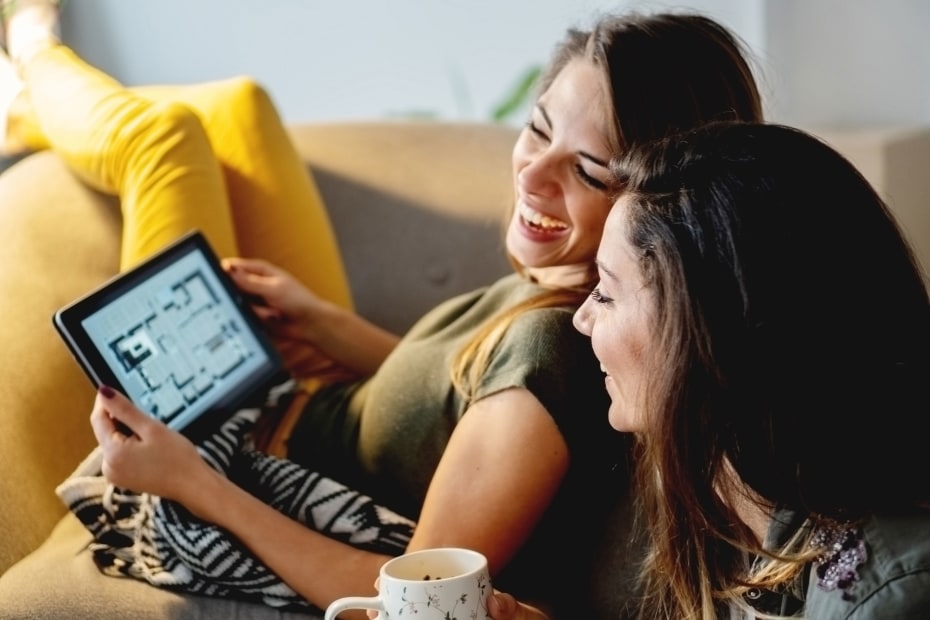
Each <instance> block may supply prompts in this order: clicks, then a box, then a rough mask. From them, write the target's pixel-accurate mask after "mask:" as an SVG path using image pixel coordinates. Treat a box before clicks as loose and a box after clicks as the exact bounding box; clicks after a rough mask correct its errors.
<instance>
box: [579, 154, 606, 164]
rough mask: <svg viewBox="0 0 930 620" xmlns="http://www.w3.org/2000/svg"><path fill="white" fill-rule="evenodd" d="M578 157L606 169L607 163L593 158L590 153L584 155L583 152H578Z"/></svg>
mask: <svg viewBox="0 0 930 620" xmlns="http://www.w3.org/2000/svg"><path fill="white" fill-rule="evenodd" d="M578 155H580V156H581V157H584V158H585V159H587V160H588V161H590V162H592V163H595V164H597V165H598V166H603V167H604V168H606V167H607V162H606V161H605V160H603V159H601V158H599V157H595V156H594V155H592V154H591V153H586V152H584V151H578Z"/></svg>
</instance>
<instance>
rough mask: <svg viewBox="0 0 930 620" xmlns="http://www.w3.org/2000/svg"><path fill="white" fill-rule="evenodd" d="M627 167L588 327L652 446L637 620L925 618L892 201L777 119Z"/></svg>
mask: <svg viewBox="0 0 930 620" xmlns="http://www.w3.org/2000/svg"><path fill="white" fill-rule="evenodd" d="M614 173H615V177H616V179H617V182H618V183H619V184H620V185H621V186H622V187H623V188H624V190H623V193H622V195H621V197H620V199H619V200H618V201H617V203H616V205H615V206H614V208H613V210H612V211H611V213H610V215H609V216H608V219H607V224H606V226H605V230H604V237H603V240H602V241H601V244H600V248H599V250H598V253H597V264H598V270H599V273H600V281H599V282H598V284H597V287H596V288H595V289H594V292H593V293H592V295H591V297H590V298H589V299H588V300H587V301H586V302H585V303H584V305H583V306H582V307H581V308H580V309H579V310H578V312H577V313H576V315H575V324H576V325H577V327H578V329H579V330H581V331H582V332H583V333H585V334H587V335H588V336H590V338H591V344H592V347H593V350H594V352H595V354H596V355H597V357H598V359H599V360H600V362H601V366H602V368H603V369H604V372H605V374H606V380H605V383H606V389H607V392H608V393H609V394H610V397H611V401H612V402H611V407H610V413H609V419H610V423H611V425H612V426H613V427H614V428H615V429H617V430H619V431H622V432H624V433H630V434H632V435H633V436H635V447H634V450H633V463H634V466H633V467H634V488H635V489H636V496H637V497H638V502H639V504H638V506H639V513H640V516H641V518H642V523H644V524H646V525H645V536H646V538H647V544H646V553H645V554H644V556H643V557H644V561H643V563H642V570H641V573H640V581H639V587H640V592H641V595H642V602H643V607H642V611H641V614H640V616H639V617H640V618H654V619H657V620H658V619H660V618H662V619H664V618H689V619H702V620H711V619H715V618H751V617H785V616H803V617H806V618H817V619H818V620H821V619H823V620H832V619H834V618H908V619H910V618H913V619H916V618H924V617H927V615H928V614H930V587H928V586H930V477H928V476H927V475H926V472H927V471H928V470H930V456H928V451H927V450H926V448H925V442H926V436H925V432H924V431H923V428H924V425H925V421H924V418H925V416H926V414H927V412H928V410H930V402H928V392H927V390H926V387H925V386H926V378H927V376H928V373H930V300H928V295H927V289H926V284H927V281H926V279H925V276H924V274H922V273H921V272H920V269H919V267H918V266H917V263H916V262H915V260H914V257H913V255H912V253H911V250H910V248H909V247H908V245H907V243H906V242H905V240H904V239H903V238H902V235H901V233H900V232H899V230H898V228H897V225H896V223H895V221H894V219H893V217H892V216H891V215H890V214H889V211H888V209H887V208H886V206H885V205H884V203H883V202H882V200H881V199H880V198H879V196H878V195H877V194H876V193H875V191H874V190H873V189H872V187H871V186H870V185H869V184H868V182H867V181H866V180H865V179H864V178H863V177H862V176H861V175H860V174H859V172H858V171H857V170H856V169H855V168H854V167H853V166H852V165H851V164H850V163H849V162H848V161H846V160H845V159H844V158H843V157H841V156H840V155H839V154H838V153H836V152H835V151H833V150H832V149H831V148H830V147H828V146H827V145H825V144H823V143H822V142H820V141H819V140H817V139H816V138H814V137H811V136H809V135H807V134H805V133H803V132H801V131H798V130H795V129H791V128H788V127H783V126H777V125H762V124H754V123H723V124H711V125H708V126H706V127H704V128H700V129H696V130H693V131H690V132H686V133H684V134H682V135H680V136H678V137H674V138H672V139H670V140H667V141H665V142H664V143H660V144H659V145H657V146H652V147H649V148H642V149H635V150H634V151H632V152H629V153H628V154H627V155H626V156H625V157H622V158H621V159H620V161H619V162H618V163H617V164H616V165H615V167H614ZM492 609H493V610H494V611H495V613H496V618H497V619H498V620H503V619H504V618H518V617H519V618H531V617H532V618H538V617H540V616H539V615H534V614H533V613H532V611H531V610H529V609H526V608H524V609H522V610H516V611H515V610H514V608H513V601H512V599H510V598H509V597H506V596H500V597H498V598H496V599H495V600H494V602H493V603H492ZM511 614H513V615H511ZM764 614H771V616H768V615H764Z"/></svg>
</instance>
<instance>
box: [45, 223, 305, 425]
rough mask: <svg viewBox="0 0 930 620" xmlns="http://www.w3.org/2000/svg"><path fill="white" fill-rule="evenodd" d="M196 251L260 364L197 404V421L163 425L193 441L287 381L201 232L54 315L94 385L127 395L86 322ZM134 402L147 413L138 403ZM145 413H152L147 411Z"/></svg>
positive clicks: (278, 360)
mask: <svg viewBox="0 0 930 620" xmlns="http://www.w3.org/2000/svg"><path fill="white" fill-rule="evenodd" d="M198 252H199V253H200V254H201V255H202V256H203V258H204V259H205V260H204V261H203V264H205V265H207V266H208V267H209V270H210V272H211V274H212V276H213V277H214V278H215V280H214V281H215V282H219V284H220V286H219V287H218V288H219V291H218V294H219V295H220V296H222V297H223V300H224V303H226V302H231V303H227V305H225V306H224V307H225V309H226V310H229V309H230V308H231V309H232V314H231V316H230V319H231V320H232V321H235V322H236V324H237V325H241V326H242V327H243V328H244V329H245V330H246V331H247V332H248V334H250V336H248V337H249V338H250V342H254V343H257V346H258V350H259V352H260V354H261V355H263V356H264V360H262V359H259V360H258V361H257V363H258V366H257V367H255V368H253V370H252V371H251V373H250V374H249V375H248V376H247V377H245V378H244V380H241V381H236V382H235V383H233V382H230V385H231V388H230V389H227V391H226V393H225V394H222V395H220V396H215V395H210V397H209V398H208V402H207V403H206V405H205V404H204V403H198V405H197V408H203V407H205V408H203V410H202V411H200V413H198V414H196V417H194V418H191V419H188V417H184V418H182V419H181V420H174V419H173V420H170V421H169V422H167V424H168V426H169V427H172V428H175V429H176V430H178V431H181V432H182V433H184V434H185V435H187V436H189V437H191V438H198V437H201V436H203V435H205V434H207V433H210V432H212V431H213V430H215V429H216V428H217V427H218V425H219V424H220V423H221V422H222V420H223V419H225V418H228V417H229V416H230V415H232V413H233V412H234V411H236V410H238V409H240V408H243V407H252V406H257V405H260V404H261V403H262V401H263V400H264V398H265V397H266V394H267V391H268V389H269V388H270V387H272V386H273V385H276V384H278V383H281V382H283V381H285V380H286V379H287V378H288V374H287V371H286V370H285V367H284V363H283V360H282V359H281V357H280V354H279V353H278V351H277V349H276V348H275V346H274V345H273V343H272V341H271V339H270V337H269V336H268V334H267V333H266V331H265V329H264V327H263V325H262V323H261V320H260V319H259V318H258V316H257V315H256V314H255V312H254V310H253V309H252V307H251V305H250V303H249V301H248V298H247V297H246V296H245V295H244V294H243V293H242V292H241V291H240V290H239V289H238V288H237V287H236V285H235V284H234V283H233V281H232V279H231V278H230V277H229V275H228V274H227V273H226V272H225V271H224V270H223V268H222V266H221V264H220V261H219V259H218V258H217V256H216V253H215V252H214V251H213V250H212V248H211V247H210V245H209V243H208V242H207V239H206V238H205V237H204V235H203V234H202V233H201V232H199V231H196V230H195V231H191V232H190V233H188V234H186V235H184V236H182V237H181V238H179V239H178V240H177V241H175V242H174V243H171V244H170V245H168V246H167V247H165V248H164V249H163V250H161V251H159V252H157V253H156V254H155V255H153V256H151V257H150V258H148V259H146V260H145V261H144V262H142V263H141V264H139V265H137V266H136V267H134V268H132V269H131V270H128V271H125V272H123V273H121V274H119V275H117V276H115V277H113V278H111V279H110V280H108V281H107V282H105V283H103V284H102V285H100V286H99V287H97V288H95V289H94V290H93V291H91V292H89V293H88V294H86V295H84V296H82V297H81V298H79V299H77V300H75V301H74V302H72V303H70V304H68V305H66V306H64V307H63V308H61V309H59V310H58V311H57V312H55V313H54V315H53V324H54V325H55V328H56V330H57V331H58V333H59V335H60V336H61V337H62V339H63V341H64V342H65V344H66V345H67V346H68V349H69V351H70V352H71V354H72V356H73V357H74V358H75V360H76V361H77V362H78V364H79V365H80V367H81V368H82V369H83V371H84V372H85V374H86V375H87V376H88V378H89V379H90V380H91V383H93V385H94V387H95V388H99V387H100V385H108V386H110V387H112V388H114V389H116V390H119V391H120V392H122V393H123V394H126V395H127V396H129V391H127V389H126V386H125V385H124V384H123V382H122V381H121V380H120V379H119V378H118V376H117V374H116V373H115V372H114V369H113V368H112V367H111V365H110V363H108V362H107V360H106V358H105V357H104V355H103V354H102V353H101V350H100V348H101V347H98V346H97V344H95V343H94V341H93V339H92V337H91V335H90V334H89V333H88V331H87V329H85V326H84V325H85V319H88V318H89V317H91V316H92V315H93V314H94V313H96V312H97V311H99V310H101V309H102V308H104V307H106V306H108V305H109V304H111V303H113V302H115V301H117V300H119V299H121V298H122V297H123V296H124V295H127V294H129V293H131V292H132V291H135V290H136V289H137V287H139V286H140V285H143V284H145V283H146V282H147V281H149V280H150V278H152V277H153V276H155V275H156V274H158V273H160V272H162V270H164V269H166V268H168V267H170V266H172V265H176V264H177V262H178V261H180V260H182V259H186V258H187V257H189V256H190V255H191V254H192V253H198ZM211 292H212V289H211ZM252 339H254V340H252ZM103 346H104V347H105V345H103ZM198 398H199V396H198ZM209 401H212V402H209ZM135 404H136V405H137V406H138V407H139V408H140V409H142V410H143V411H145V408H144V406H142V405H141V404H140V403H138V402H137V403H135ZM149 415H153V414H151V413H149ZM153 417H155V416H154V415H153Z"/></svg>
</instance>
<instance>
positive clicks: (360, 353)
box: [306, 304, 400, 375]
mask: <svg viewBox="0 0 930 620" xmlns="http://www.w3.org/2000/svg"><path fill="white" fill-rule="evenodd" d="M306 339H307V341H308V342H309V343H310V344H312V345H313V346H314V347H315V348H316V349H317V350H319V351H322V352H323V353H324V354H325V355H326V356H327V357H329V358H330V359H332V360H334V361H336V362H338V363H339V364H341V365H343V366H345V367H347V368H352V369H354V370H356V371H358V372H359V373H361V374H365V375H370V374H372V373H373V372H375V371H376V370H377V369H378V367H379V366H381V363H382V362H384V360H385V358H386V357H387V356H388V354H390V352H391V351H393V350H394V347H396V346H397V343H398V341H399V340H400V338H399V337H398V336H397V335H396V334H392V333H391V332H389V331H387V330H386V329H383V328H381V327H378V326H377V325H375V324H374V323H371V322H370V321H368V320H367V319H365V318H363V317H361V316H359V315H358V314H356V313H354V312H351V311H349V310H345V309H344V308H341V307H339V306H337V305H335V304H327V307H326V311H325V312H323V313H320V314H318V315H317V316H316V317H315V318H314V320H313V322H312V323H310V324H309V326H308V329H307V332H306Z"/></svg>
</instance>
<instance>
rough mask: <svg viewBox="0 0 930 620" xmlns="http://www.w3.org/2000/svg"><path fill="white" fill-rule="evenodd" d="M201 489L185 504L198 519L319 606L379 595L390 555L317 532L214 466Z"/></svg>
mask: <svg viewBox="0 0 930 620" xmlns="http://www.w3.org/2000/svg"><path fill="white" fill-rule="evenodd" d="M198 477H200V476H198ZM197 487H199V488H197V489H196V491H194V490H191V491H190V492H188V493H187V494H186V495H187V496H186V497H185V498H183V500H182V503H184V505H185V506H186V507H187V508H188V509H189V510H191V512H193V513H194V514H195V515H197V516H198V517H200V518H202V519H204V520H206V521H208V522H211V523H214V524H216V525H217V526H219V527H222V528H224V529H226V530H227V531H229V532H230V533H231V534H232V535H233V536H235V537H236V538H237V539H238V540H239V541H240V542H241V543H242V544H243V545H245V546H246V547H247V548H248V549H249V550H251V551H252V553H254V554H255V555H256V556H257V557H258V558H259V559H260V560H261V561H262V562H264V563H265V565H266V566H268V568H269V569H271V570H272V571H273V572H274V573H275V574H276V575H278V577H280V578H281V579H282V580H283V581H284V582H285V583H287V584H288V585H289V586H290V587H291V588H293V589H294V590H295V591H296V592H298V593H299V594H300V595H301V596H302V597H304V598H305V599H306V600H308V601H310V602H311V603H313V604H314V605H316V606H318V607H320V608H321V609H325V608H326V606H327V605H328V604H329V603H330V602H332V601H333V600H334V599H336V598H338V597H341V596H351V595H363V596H366V595H373V594H374V593H375V589H374V581H375V578H376V577H377V575H378V570H379V568H380V567H381V565H382V564H383V563H384V562H386V561H387V560H388V559H390V558H389V556H386V555H380V554H376V553H372V552H368V551H364V550H360V549H356V548H355V547H352V546H351V545H347V544H344V543H342V542H339V541H337V540H335V539H332V538H329V537H327V536H325V535H323V534H320V533H319V532H316V531H314V530H311V529H309V528H307V527H306V526H305V525H303V524H301V523H299V522H297V521H294V520H293V519H290V518H289V517H287V516H285V515H283V514H281V513H279V512H278V511H277V510H275V509H274V508H272V507H270V506H268V505H267V504H265V503H263V502H262V501H260V500H258V499H257V498H255V497H253V496H252V495H250V494H249V493H248V492H246V491H245V490H243V489H241V488H240V487H238V486H236V485H235V484H234V483H233V482H231V481H230V480H229V479H227V478H225V477H224V476H222V475H221V474H219V473H217V472H215V471H213V470H212V469H209V468H206V469H205V470H203V476H202V479H201V480H200V481H199V483H198V485H197ZM192 489H193V485H192ZM358 617H359V618H365V615H364V614H360V615H359V616H358Z"/></svg>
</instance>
